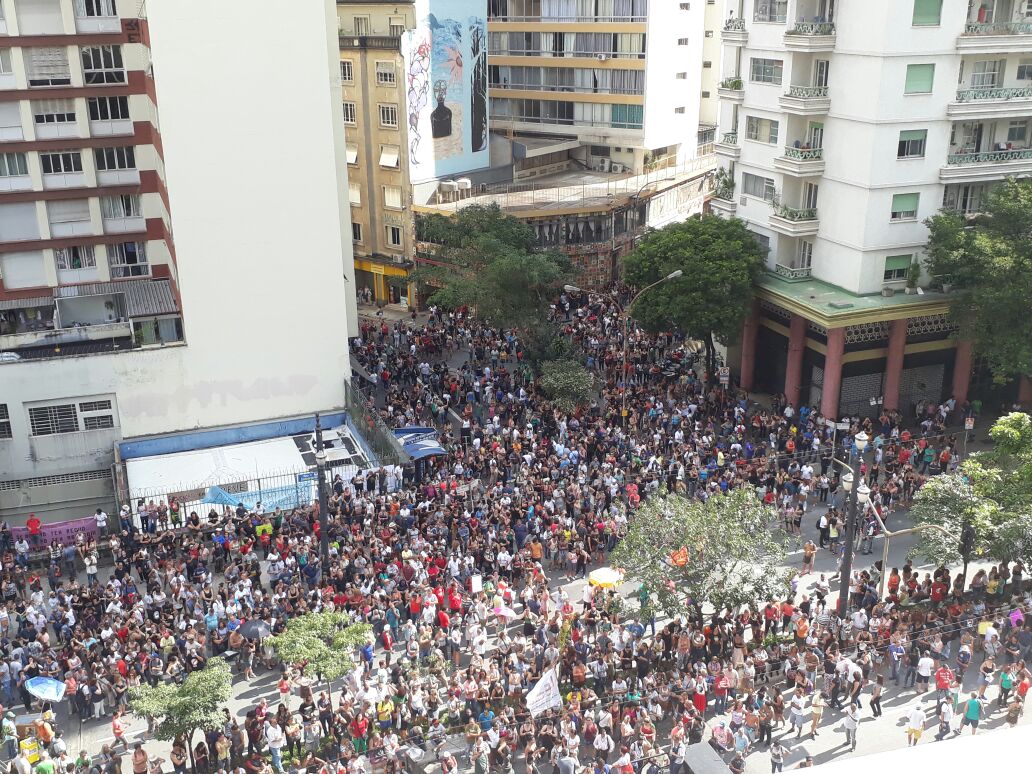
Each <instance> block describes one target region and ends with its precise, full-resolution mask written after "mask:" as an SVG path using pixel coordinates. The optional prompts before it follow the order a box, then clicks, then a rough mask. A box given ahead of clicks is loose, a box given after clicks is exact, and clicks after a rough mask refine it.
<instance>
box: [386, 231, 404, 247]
mask: <svg viewBox="0 0 1032 774" xmlns="http://www.w3.org/2000/svg"><path fill="white" fill-rule="evenodd" d="M386 229H387V244H388V245H389V246H390V247H401V226H387V227H386Z"/></svg>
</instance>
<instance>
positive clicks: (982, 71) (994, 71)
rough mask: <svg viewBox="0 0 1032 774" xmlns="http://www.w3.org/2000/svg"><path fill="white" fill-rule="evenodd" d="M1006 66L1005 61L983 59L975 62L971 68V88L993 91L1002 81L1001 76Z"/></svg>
mask: <svg viewBox="0 0 1032 774" xmlns="http://www.w3.org/2000/svg"><path fill="white" fill-rule="evenodd" d="M1006 64H1007V60H1006V59H983V60H981V61H978V62H975V63H974V66H973V67H972V68H971V88H972V89H995V88H996V87H997V86H999V85H1000V82H1001V81H1002V80H1003V78H1002V77H1001V74H1002V73H1003V69H1004V67H1005V66H1006Z"/></svg>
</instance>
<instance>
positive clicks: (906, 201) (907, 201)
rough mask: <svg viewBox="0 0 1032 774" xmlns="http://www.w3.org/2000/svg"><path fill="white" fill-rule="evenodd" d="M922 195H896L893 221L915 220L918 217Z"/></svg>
mask: <svg viewBox="0 0 1032 774" xmlns="http://www.w3.org/2000/svg"><path fill="white" fill-rule="evenodd" d="M920 198H921V194H916V193H905V194H894V195H893V197H892V219H893V220H914V219H915V218H916V217H917V203H918V200H919V199H920Z"/></svg>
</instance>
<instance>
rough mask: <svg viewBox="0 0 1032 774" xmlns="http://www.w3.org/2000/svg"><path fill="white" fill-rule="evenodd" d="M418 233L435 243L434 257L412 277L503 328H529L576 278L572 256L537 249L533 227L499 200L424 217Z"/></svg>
mask: <svg viewBox="0 0 1032 774" xmlns="http://www.w3.org/2000/svg"><path fill="white" fill-rule="evenodd" d="M418 230H419V235H420V237H421V238H422V239H423V240H424V241H429V242H433V243H434V244H435V245H436V250H435V253H434V260H435V261H438V262H440V263H441V264H444V265H440V266H438V265H432V266H425V267H421V268H420V269H418V270H417V271H416V272H414V274H413V277H414V279H416V280H417V281H419V282H422V283H426V284H427V285H429V286H430V287H431V288H432V289H433V290H432V292H431V294H430V297H429V300H430V302H431V303H433V304H439V305H441V306H443V307H444V308H446V309H456V308H458V307H461V306H469V307H471V308H474V309H475V310H476V313H477V315H478V316H479V317H480V318H481V319H483V320H485V321H487V322H488V323H490V324H491V325H495V326H498V327H500V328H524V327H528V326H531V325H532V324H533V323H535V322H536V321H538V320H541V319H544V318H545V317H546V316H547V315H548V310H549V305H550V304H551V303H552V302H553V301H554V300H555V298H556V297H557V296H558V295H559V293H560V291H561V289H562V287H563V284H564V283H566V282H568V281H569V280H570V278H571V277H572V267H571V264H570V261H569V259H568V258H567V257H566V256H564V255H562V254H560V253H555V252H545V251H541V250H538V249H537V247H536V245H537V240H536V238H535V237H534V231H533V229H531V228H530V227H529V226H527V225H526V224H524V223H522V222H520V221H519V220H517V219H516V218H514V217H512V216H511V215H506V214H505V213H503V212H502V210H501V209H500V208H499V207H498V205H497V204H492V205H490V206H487V207H485V206H481V205H472V206H469V207H463V208H462V209H461V210H459V211H458V212H457V213H455V215H454V216H452V217H445V216H443V215H429V216H424V217H423V218H422V219H421V221H420V224H419V229H418Z"/></svg>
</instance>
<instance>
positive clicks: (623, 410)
mask: <svg viewBox="0 0 1032 774" xmlns="http://www.w3.org/2000/svg"><path fill="white" fill-rule="evenodd" d="M682 274H684V272H683V271H681V270H680V269H678V270H677V271H672V272H670V273H669V274H668V275H666V276H665V277H663V278H662V279H658V280H656V281H655V282H653V283H652V284H651V285H646V286H645V287H643V288H642V289H641V290H639V291H638V293H637V295H635V296H634V298H632V299H631V301H630V303H629V304H627V306H625V307H624V309H623V365H622V366H621V369H622V371H621V374H620V375H621V377H622V378H623V380H624V386H623V393H622V395H621V400H620V426H621V427H624V426H625V425H626V423H627V327H628V324H629V323H630V321H631V307H633V306H634V302H635V301H637V300H638V299H639V298H641V296H642V294H643V293H644V292H645V291H646V290H650V289H652V288H654V287H656V285H659V284H661V283H663V282H666V281H667V280H674V279H677V278H678V277H680V276H681V275H682Z"/></svg>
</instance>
